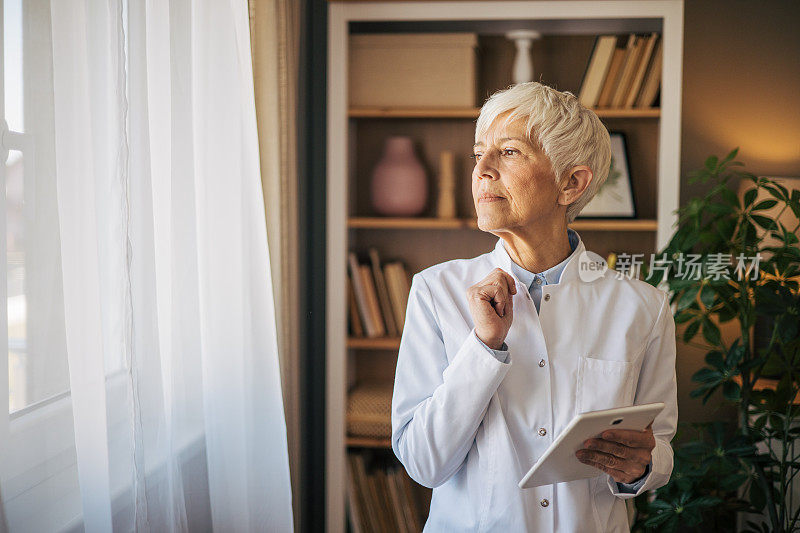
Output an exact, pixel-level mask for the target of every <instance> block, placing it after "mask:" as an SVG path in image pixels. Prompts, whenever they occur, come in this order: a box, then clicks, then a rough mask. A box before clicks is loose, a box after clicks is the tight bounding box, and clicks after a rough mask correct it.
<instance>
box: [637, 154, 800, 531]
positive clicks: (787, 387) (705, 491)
mask: <svg viewBox="0 0 800 533" xmlns="http://www.w3.org/2000/svg"><path fill="white" fill-rule="evenodd" d="M737 152H738V149H736V150H733V151H732V152H731V153H729V154H728V155H727V156H726V157H725V158H723V159H721V160H720V159H719V158H717V157H716V156H712V157H709V158H708V159H707V160H706V162H705V167H704V168H703V169H701V170H699V171H696V172H693V173H692V174H691V175H690V181H700V182H702V183H706V184H708V185H709V186H710V190H709V191H708V193H707V194H705V195H704V196H703V197H699V198H694V199H692V200H690V201H689V202H688V203H687V204H686V205H685V206H684V207H682V208H681V209H679V210H678V223H677V228H676V230H675V233H674V235H673V236H672V238H671V240H670V242H669V244H668V245H667V246H666V248H665V249H664V250H663V251H662V252H661V253H660V254H658V256H657V257H656V261H654V262H652V263H651V264H650V265H649V266H648V265H646V268H645V269H644V272H645V275H646V281H648V282H650V283H652V284H653V285H661V286H664V287H665V288H666V289H668V290H669V292H670V294H671V301H672V303H673V304H674V306H675V322H676V323H677V324H682V325H683V333H682V336H683V342H685V343H687V344H690V345H695V346H698V347H700V348H702V349H703V350H704V351H705V352H706V356H705V363H706V364H705V366H704V367H703V368H701V369H700V370H699V371H698V372H697V373H695V374H694V376H693V378H692V379H693V381H694V382H696V383H697V384H698V386H697V388H696V389H695V390H693V391H692V393H691V395H692V397H696V398H702V401H703V403H705V402H706V401H707V400H708V399H709V398H710V397H711V396H712V395H713V394H715V393H717V392H721V394H722V396H723V397H724V399H725V401H727V402H731V403H732V404H734V405H735V406H736V410H737V413H738V420H737V421H736V423H733V424H728V425H727V426H726V425H725V424H724V423H716V424H707V425H705V427H698V428H696V429H697V430H698V433H697V434H696V435H695V438H694V439H692V440H689V441H688V442H684V443H683V444H682V445H676V446H675V471H674V473H673V476H672V478H671V480H670V482H669V483H668V484H667V485H666V486H665V487H662V488H661V489H659V490H658V491H657V492H656V494H655V498H654V499H653V498H652V497H651V498H650V499H647V498H641V499H640V500H639V501H638V502H637V508H638V509H639V511H640V513H639V516H640V519H639V520H638V521H637V528H638V529H640V530H641V529H647V530H666V531H688V530H698V531H699V530H701V529H705V530H719V529H717V528H718V527H722V528H723V529H728V528H730V527H735V517H736V514H737V513H738V512H742V511H746V512H748V513H751V514H748V515H746V516H744V520H743V521H744V528H745V530H748V531H778V532H780V531H793V530H796V529H800V506H798V505H797V504H794V505H793V504H792V496H794V494H793V492H794V491H796V490H800V485H797V487H795V485H796V483H794V482H795V481H798V482H800V476H798V475H797V474H798V473H800V445H797V446H796V444H800V443H797V440H798V438H800V424H798V423H797V417H798V414H800V405H798V404H796V403H795V401H796V398H797V396H798V392H800V328H799V327H798V325H799V324H800V291H798V280H800V246H799V245H798V237H797V232H798V228H800V223H798V224H797V225H795V226H794V227H786V226H785V225H784V224H783V223H782V222H780V221H779V219H781V216H782V214H784V213H787V212H791V213H793V215H794V217H797V218H799V219H800V191H798V190H788V189H787V188H786V187H784V186H783V185H781V183H779V182H778V181H777V180H773V179H769V178H765V177H758V176H755V175H753V174H751V173H749V172H745V171H743V170H742V169H741V168H739V167H742V166H743V164H742V163H741V162H738V161H736V160H735V158H736V155H737ZM740 183H746V184H750V185H752V188H750V189H749V190H747V191H746V192H745V194H744V195H743V197H741V198H740V196H739V195H738V194H737V193H736V189H734V186H735V185H737V184H740ZM764 196H766V199H762V198H763V197H764ZM776 210H777V211H778V215H777V216H767V213H774V212H775V211H776ZM690 269H691V270H692V272H691V273H690ZM687 273H690V275H687ZM697 273H699V275H696V274H697ZM726 273H727V275H725V274H726ZM730 321H736V323H737V328H736V332H737V334H736V336H735V338H724V337H723V335H722V334H721V333H720V328H719V325H720V324H722V323H726V322H730ZM767 378H769V379H767ZM798 401H800V400H798ZM684 437H685V428H684ZM679 440H684V441H685V439H676V443H677V442H678V441H679ZM726 521H727V522H726ZM723 522H724V523H725V524H726V525H725V526H723V524H722V523H723Z"/></svg>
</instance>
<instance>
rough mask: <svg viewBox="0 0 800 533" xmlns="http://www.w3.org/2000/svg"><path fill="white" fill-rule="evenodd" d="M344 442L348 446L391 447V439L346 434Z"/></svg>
mask: <svg viewBox="0 0 800 533" xmlns="http://www.w3.org/2000/svg"><path fill="white" fill-rule="evenodd" d="M346 444H347V447H348V448H391V447H392V439H376V438H371V437H351V436H349V435H348V436H347V439H346Z"/></svg>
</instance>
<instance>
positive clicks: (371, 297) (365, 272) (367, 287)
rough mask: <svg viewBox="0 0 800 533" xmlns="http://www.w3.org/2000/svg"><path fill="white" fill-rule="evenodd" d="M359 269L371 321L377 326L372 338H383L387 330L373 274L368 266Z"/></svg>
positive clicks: (361, 266)
mask: <svg viewBox="0 0 800 533" xmlns="http://www.w3.org/2000/svg"><path fill="white" fill-rule="evenodd" d="M358 268H359V270H360V271H361V280H362V282H363V283H364V296H365V299H366V301H367V309H368V310H369V316H370V320H371V321H372V324H373V325H374V326H375V330H374V331H373V332H372V334H371V335H370V337H383V336H384V335H386V329H385V328H384V327H383V318H382V317H381V307H380V304H379V303H378V296H377V295H376V294H375V281H374V280H373V279H372V272H371V271H370V268H369V267H368V266H367V265H360V266H359V267H358Z"/></svg>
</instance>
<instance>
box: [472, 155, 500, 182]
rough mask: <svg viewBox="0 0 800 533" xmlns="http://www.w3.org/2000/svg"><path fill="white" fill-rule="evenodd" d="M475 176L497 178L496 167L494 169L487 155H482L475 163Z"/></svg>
mask: <svg viewBox="0 0 800 533" xmlns="http://www.w3.org/2000/svg"><path fill="white" fill-rule="evenodd" d="M474 174H475V177H476V178H478V179H479V180H480V179H485V178H489V179H497V178H499V177H500V174H498V172H497V169H495V167H494V165H493V164H492V162H491V159H489V158H488V157H487V156H483V157H482V158H481V159H480V160H478V162H477V163H476V164H475V171H474Z"/></svg>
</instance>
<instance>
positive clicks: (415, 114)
mask: <svg viewBox="0 0 800 533" xmlns="http://www.w3.org/2000/svg"><path fill="white" fill-rule="evenodd" d="M480 111H481V110H480V108H478V107H453V108H435V107H430V108H425V107H418V108H391V107H351V108H350V109H349V110H348V113H347V114H348V116H349V117H350V118H431V119H435V118H471V119H475V118H478V115H479V114H480ZM594 112H595V113H597V116H598V117H600V118H659V117H660V116H661V109H659V108H657V107H652V108H646V109H612V108H597V109H594Z"/></svg>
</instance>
